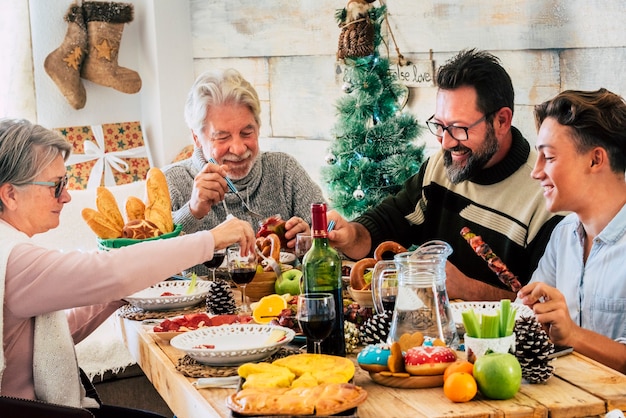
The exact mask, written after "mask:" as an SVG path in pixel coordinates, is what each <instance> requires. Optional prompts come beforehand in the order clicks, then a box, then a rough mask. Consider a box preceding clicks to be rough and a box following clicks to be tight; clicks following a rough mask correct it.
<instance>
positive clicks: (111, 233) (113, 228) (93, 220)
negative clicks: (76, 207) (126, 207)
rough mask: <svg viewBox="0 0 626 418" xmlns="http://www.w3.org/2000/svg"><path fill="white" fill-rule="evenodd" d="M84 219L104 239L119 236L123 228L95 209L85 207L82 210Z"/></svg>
mask: <svg viewBox="0 0 626 418" xmlns="http://www.w3.org/2000/svg"><path fill="white" fill-rule="evenodd" d="M81 215H82V216H83V219H84V220H85V222H87V225H89V227H90V228H91V230H92V231H93V232H95V233H96V235H97V236H98V237H100V238H102V239H111V238H119V237H121V236H122V228H121V227H119V226H118V225H115V224H113V223H112V222H111V221H110V220H109V218H107V217H106V216H104V215H103V214H102V213H100V212H98V211H97V210H95V209H91V208H84V209H83V210H82V212H81Z"/></svg>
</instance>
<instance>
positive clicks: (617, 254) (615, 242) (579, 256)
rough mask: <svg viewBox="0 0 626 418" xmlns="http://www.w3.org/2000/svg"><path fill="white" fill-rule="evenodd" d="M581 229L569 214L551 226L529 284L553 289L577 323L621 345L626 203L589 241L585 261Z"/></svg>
mask: <svg viewBox="0 0 626 418" xmlns="http://www.w3.org/2000/svg"><path fill="white" fill-rule="evenodd" d="M598 204H601V203H599V202H598ZM582 228H583V227H582V224H581V223H580V221H579V219H578V216H577V215H576V214H573V213H572V214H570V215H568V216H567V217H566V218H565V219H563V220H562V221H561V222H560V223H559V224H558V225H557V226H556V227H555V228H554V230H553V231H552V236H551V237H550V241H549V242H548V246H547V247H546V251H545V253H544V255H543V257H542V258H541V260H540V261H539V266H538V267H537V270H535V272H534V273H533V276H532V279H531V282H544V283H547V284H549V285H550V286H553V287H556V288H557V289H559V290H560V291H561V293H563V295H564V296H565V299H566V301H567V307H568V309H569V313H570V316H571V317H572V320H573V321H574V322H575V323H576V324H578V325H579V326H581V327H583V328H586V329H590V330H592V331H595V332H597V333H600V334H603V335H605V336H607V337H609V338H612V339H614V340H617V341H619V342H622V343H626V206H624V207H622V209H621V210H620V211H619V213H618V214H617V215H616V216H615V217H614V218H613V219H612V220H611V222H609V224H608V225H607V226H606V227H605V228H604V229H603V230H602V232H601V233H600V234H599V235H598V236H597V237H596V238H595V239H594V241H593V246H592V247H591V252H590V253H589V257H588V258H587V263H586V264H584V263H583V236H584V235H583V229H582Z"/></svg>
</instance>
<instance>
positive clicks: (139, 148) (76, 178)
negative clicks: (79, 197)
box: [55, 122, 152, 190]
mask: <svg viewBox="0 0 626 418" xmlns="http://www.w3.org/2000/svg"><path fill="white" fill-rule="evenodd" d="M55 130H56V131H58V132H59V133H61V135H63V136H64V137H65V138H66V139H67V140H68V141H69V142H70V143H71V144H72V147H73V150H72V155H70V158H69V159H68V160H67V162H66V165H67V170H68V171H67V175H68V188H69V189H70V190H84V189H95V188H97V187H98V186H107V187H110V186H116V185H120V184H127V183H132V182H135V181H142V180H145V179H146V175H147V173H148V170H149V169H150V167H151V165H152V159H151V157H150V152H149V149H148V146H147V143H146V142H144V136H143V134H142V130H141V124H140V123H139V122H121V123H105V124H102V125H93V126H73V127H65V128H56V129H55Z"/></svg>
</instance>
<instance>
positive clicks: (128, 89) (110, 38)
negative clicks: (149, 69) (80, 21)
mask: <svg viewBox="0 0 626 418" xmlns="http://www.w3.org/2000/svg"><path fill="white" fill-rule="evenodd" d="M83 11H84V14H85V22H86V23H87V36H88V42H89V53H88V54H87V57H86V58H85V61H84V63H83V66H82V70H81V75H82V77H83V78H84V79H86V80H89V81H92V82H94V83H96V84H100V85H102V86H106V87H112V88H114V89H115V90H118V91H121V92H122V93H128V94H133V93H137V92H138V91H139V90H140V89H141V78H140V77H139V74H138V73H137V72H135V71H133V70H130V69H128V68H125V67H121V66H119V65H118V63H117V59H118V55H119V50H120V43H121V41H122V32H123V31H124V24H125V23H129V22H131V21H132V20H133V5H132V4H130V3H110V2H97V1H89V2H84V3H83Z"/></svg>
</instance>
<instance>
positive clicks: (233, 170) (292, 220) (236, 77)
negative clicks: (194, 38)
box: [163, 69, 325, 274]
mask: <svg viewBox="0 0 626 418" xmlns="http://www.w3.org/2000/svg"><path fill="white" fill-rule="evenodd" d="M260 113H261V104H260V102H259V98H258V95H257V92H256V90H255V89H254V87H252V85H251V84H250V83H249V82H248V81H247V80H245V79H244V78H243V77H242V75H241V74H240V73H239V72H238V71H237V70H234V69H228V70H225V71H215V72H205V73H203V74H201V75H200V76H198V78H197V79H196V81H195V82H194V84H193V86H192V87H191V90H190V91H189V94H188V97H187V102H186V104H185V120H186V122H187V126H189V128H190V129H191V133H192V135H193V141H194V151H193V155H192V156H191V157H190V158H188V159H186V160H183V161H179V162H176V163H174V164H171V165H169V166H167V167H165V168H164V169H163V171H164V173H165V176H166V178H167V183H168V186H169V190H170V195H171V199H172V211H173V217H174V222H175V223H177V224H182V225H183V231H185V232H195V231H198V230H205V229H211V228H213V227H214V226H215V225H219V224H220V223H221V222H223V221H224V220H225V219H226V216H227V215H228V214H232V215H234V216H236V217H237V218H239V219H245V220H247V221H249V222H250V223H251V224H252V226H253V228H254V229H258V227H259V219H256V218H254V217H253V216H251V215H250V214H249V213H247V212H246V210H244V208H243V207H242V204H241V201H240V200H239V198H238V197H237V196H236V195H235V194H234V193H232V192H231V191H230V190H229V188H228V185H227V182H226V177H227V176H228V177H229V178H230V179H231V180H232V182H233V184H234V185H235V187H236V188H237V190H238V191H239V193H240V195H241V196H242V197H243V198H244V199H245V200H246V202H247V204H248V206H249V207H250V208H251V209H252V210H253V211H255V212H257V213H260V214H262V215H264V216H268V217H269V216H273V215H280V216H281V217H282V219H284V220H286V221H287V222H286V225H285V228H286V233H285V238H286V239H287V240H288V244H287V245H288V246H289V247H294V246H295V238H296V235H297V234H298V233H300V232H309V231H310V229H309V224H310V223H311V203H318V202H323V201H324V200H325V199H324V196H323V194H322V191H321V189H320V188H319V186H318V185H317V184H316V183H315V182H314V181H313V180H312V179H311V178H310V176H309V175H308V174H307V172H306V171H305V170H304V168H303V167H302V166H301V165H300V164H299V163H298V162H297V161H296V160H295V159H294V158H293V157H292V156H290V155H288V154H285V153H282V152H260V150H259V128H260V126H261V118H260ZM210 160H213V161H215V162H216V163H217V164H213V163H211V162H209V161H210ZM191 271H195V272H196V273H198V274H207V269H206V267H204V266H202V265H199V266H196V267H194V268H193V269H191Z"/></svg>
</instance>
